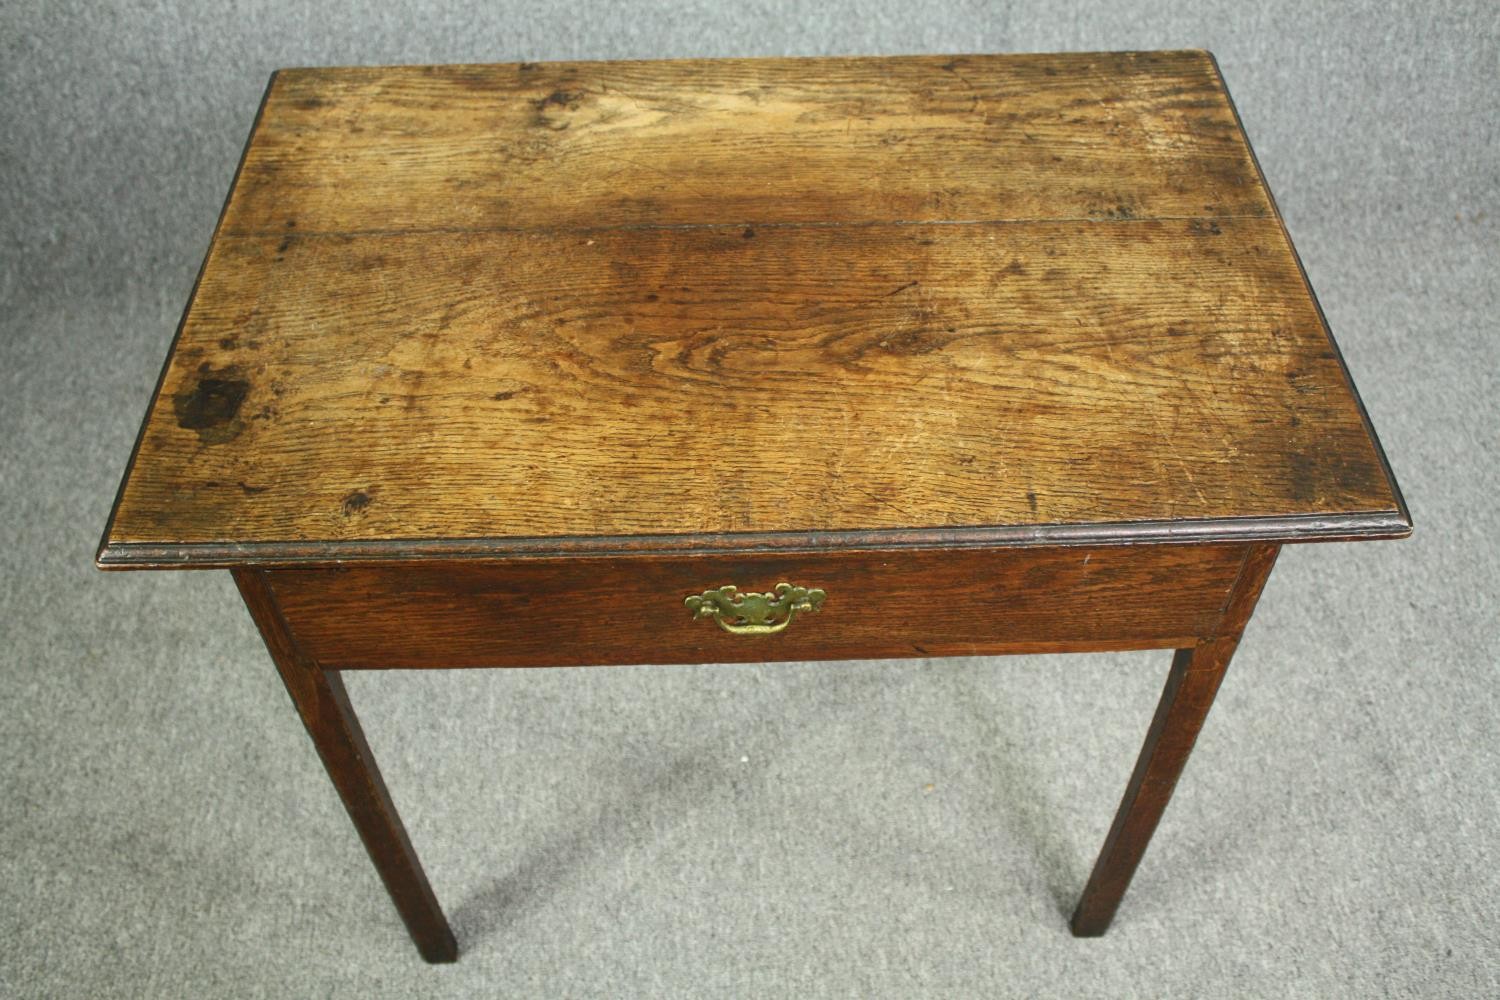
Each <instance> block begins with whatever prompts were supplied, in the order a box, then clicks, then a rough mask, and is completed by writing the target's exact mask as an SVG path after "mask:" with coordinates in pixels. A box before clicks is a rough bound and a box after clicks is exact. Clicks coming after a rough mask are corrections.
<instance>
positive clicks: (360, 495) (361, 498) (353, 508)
mask: <svg viewBox="0 0 1500 1000" xmlns="http://www.w3.org/2000/svg"><path fill="white" fill-rule="evenodd" d="M370 503H371V500H370V494H368V493H366V492H365V491H364V490H355V491H354V492H353V493H350V494H349V495H348V496H346V497H344V503H343V508H344V516H345V517H353V516H354V515H355V514H358V513H360V512H362V511H363V510H364V509H365V508H366V507H368V506H370Z"/></svg>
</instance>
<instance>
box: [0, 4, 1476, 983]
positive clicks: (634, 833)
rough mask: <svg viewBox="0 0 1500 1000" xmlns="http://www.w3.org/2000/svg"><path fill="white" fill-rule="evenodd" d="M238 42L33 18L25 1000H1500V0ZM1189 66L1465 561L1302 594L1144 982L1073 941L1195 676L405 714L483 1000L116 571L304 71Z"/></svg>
mask: <svg viewBox="0 0 1500 1000" xmlns="http://www.w3.org/2000/svg"><path fill="white" fill-rule="evenodd" d="M225 6H226V9H225V10H218V9H216V8H217V7H218V5H210V4H187V3H183V4H180V5H173V4H164V3H151V2H134V3H124V2H113V3H84V2H77V0H74V2H57V0H45V2H43V0H34V2H25V0H22V2H17V0H11V2H9V3H7V4H5V5H3V6H0V88H3V91H0V140H3V141H0V257H3V261H0V263H3V268H0V299H3V302H0V328H3V336H0V377H3V385H0V430H3V433H0V524H3V526H4V528H3V536H0V669H3V675H0V690H3V694H4V702H3V709H0V751H3V752H0V994H3V995H6V996H56V997H83V996H142V997H202V996H228V997H241V996H243V997H259V996H265V997H299V996H330V997H332V996H348V997H378V996H391V997H408V996H458V997H469V996H481V995H483V996H570V997H593V996H682V997H746V996H797V997H823V996H888V997H911V996H1063V997H1087V996H1108V997H1128V996H1141V997H1218V996H1278V997H1280V996H1306V997H1334V996H1352V997H1374V996H1423V997H1478V996H1495V995H1497V993H1500V931H1497V929H1496V923H1495V920H1494V909H1495V905H1496V903H1497V901H1500V884H1497V883H1500V879H1497V875H1496V871H1497V868H1496V863H1495V861H1496V859H1495V853H1496V843H1497V834H1496V830H1497V828H1500V788H1497V782H1496V777H1495V776H1496V774H1497V771H1500V752H1497V751H1500V737H1497V736H1496V733H1495V720H1496V718H1500V686H1497V667H1496V652H1497V643H1496V639H1495V633H1496V626H1497V621H1496V618H1497V616H1496V611H1495V609H1496V607H1497V606H1500V600H1497V580H1500V571H1497V567H1496V564H1495V559H1494V553H1495V539H1496V538H1497V537H1500V518H1497V515H1496V512H1495V510H1496V501H1495V498H1496V496H1497V493H1500V482H1497V478H1500V477H1497V469H1500V463H1497V460H1496V445H1497V425H1500V420H1497V405H1496V402H1495V400H1496V398H1497V390H1500V386H1497V384H1496V383H1497V376H1496V361H1495V354H1496V349H1497V347H1500V343H1497V340H1500V338H1497V336H1496V316H1497V315H1500V294H1497V280H1496V279H1497V259H1500V254H1497V251H1500V240H1497V224H1500V204H1497V194H1500V144H1497V134H1500V129H1497V123H1500V14H1497V11H1500V8H1497V7H1496V6H1495V5H1493V4H1492V3H1484V2H1479V3H1473V4H1433V5H1406V4H1384V3H1382V4H1353V3H1351V4H1339V5H1333V4H1329V5H1327V6H1326V7H1324V6H1321V5H1316V4H1308V3H1307V2H1306V0H1294V2H1274V3H1265V4H1243V3H1233V2H1228V0H1204V2H1200V3H1194V4H1182V5H1180V6H1171V5H1157V4H1149V3H1120V4H1106V3H1098V4H1089V5H1062V4H1056V3H1052V4H1040V3H1039V4H1036V5H1022V4H1008V3H1002V4H993V5H985V4H979V3H952V4H946V5H940V4H933V5H921V4H913V3H911V2H910V0H907V2H888V3H869V4H864V5H858V6H856V5H851V4H844V3H834V2H825V3H821V4H818V5H815V9H807V10H804V9H801V8H800V7H799V6H798V5H795V4H790V3H771V2H762V3H748V2H747V3H739V4H730V3H725V4H719V3H713V2H707V0H705V2H702V3H688V4H673V5H666V4H663V5H659V6H645V5H629V4H607V3H585V2H574V3H570V4H567V5H557V6H544V5H539V4H535V3H532V4H521V3H491V4H485V5H482V6H481V5H475V6H474V7H473V8H472V9H463V8H461V7H460V6H457V5H442V4H438V3H434V2H431V0H416V2H409V3H402V4H370V3H348V2H341V3H334V4H327V5H320V4H298V3H292V2H289V0H260V2H255V3H245V4H239V5H235V6H236V9H235V10H233V11H232V12H231V11H230V10H228V9H227V5H225ZM809 6H810V7H812V6H813V5H809ZM210 8H215V9H210ZM1179 46H1203V47H1208V48H1211V49H1213V50H1215V51H1216V52H1217V54H1218V55H1219V58H1220V60H1221V62H1222V65H1223V68H1224V72H1225V74H1226V76H1227V77H1228V80H1229V82H1230V85H1231V88H1232V89H1233V91H1234V93H1235V96H1236V98H1237V100H1238V102H1239V106H1240V110H1241V112H1242V114H1243V116H1244V119H1245V122H1246V126H1247V128H1248V129H1249V131H1250V133H1251V137H1252V139H1253V140H1254V142H1255V143H1256V146H1257V149H1258V151H1259V153H1260V156H1261V159H1262V162H1263V164H1264V166H1265V169H1266V172H1267V173H1268V174H1269V177H1270V180H1271V183H1272V186H1273V188H1274V190H1275V191H1276V192H1277V194H1278V195H1279V197H1280V201H1281V204H1282V207H1283V209H1284V211H1285V214H1286V216H1287V221H1288V223H1289V225H1290V228H1291V230H1292V234H1293V236H1294V238H1295V239H1296V240H1297V242H1298V244H1299V246H1300V248H1301V250H1302V252H1303V255H1304V257H1305V259H1306V263H1307V266H1308V269H1309V271H1310V273H1311V276H1312V279H1313V283H1314V285H1315V286H1316V287H1317V288H1318V290H1319V292H1320V294H1321V297H1322V301H1323V304H1324V306H1325V307H1326V309H1327V312H1328V316H1329V319H1330V321H1331V323H1332V325H1333V327H1334V329H1335V331H1336V332H1337V334H1338V336H1339V338H1340V341H1341V343H1342V345H1343V348H1344V350H1345V352H1346V354H1347V355H1348V358H1349V362H1350V365H1351V367H1352V369H1353V371H1354V374H1355V377H1356V379H1357V381H1358V383H1359V385H1360V386H1361V388H1362V390H1363V392H1364V396H1365V400H1366V402H1367V403H1368V405H1369V409H1370V411H1371V414H1372V416H1373V419H1374V421H1375V424H1376V426H1377V427H1378V429H1379V430H1380V432H1381V434H1382V436H1383V438H1384V442H1385V445H1386V447H1387V449H1388V451H1389V453H1390V456H1391V460H1392V463H1393V465H1394V467H1395V469H1396V472H1397V474H1398V476H1399V477H1400V480H1401V483H1402V485H1403V487H1404V488H1405V491H1406V494H1407V497H1408V499H1409V501H1410V505H1411V509H1412V511H1413V514H1414V516H1415V519H1416V521H1417V533H1416V535H1415V536H1414V537H1413V538H1412V539H1410V540H1409V541H1406V542H1397V543H1379V544H1364V545H1339V544H1328V545H1319V546H1314V547H1304V548H1297V549H1292V550H1288V551H1287V552H1286V553H1285V554H1284V555H1283V557H1282V560H1281V564H1280V566H1279V568H1278V570H1277V572H1276V573H1275V574H1274V576H1273V577H1272V580H1271V583H1270V585H1269V588H1268V590H1267V593H1266V596H1265V598H1264V601H1263V602H1262V609H1261V612H1260V614H1259V616H1258V618H1257V619H1256V621H1255V622H1254V623H1253V625H1252V627H1251V630H1250V632H1249V633H1248V635H1247V638H1246V641H1245V643H1244V645H1243V647H1242V649H1241V652H1240V655H1239V657H1238V659H1237V661H1236V663H1235V665H1234V668H1233V670H1232V671H1231V674H1230V677H1229V680H1228V682H1227V683H1226V686H1225V688H1224V690H1223V693H1222V695H1221V697H1220V700H1219V704H1218V706H1217V707H1216V709H1215V711H1214V713H1213V715H1212V717H1211V718H1210V720H1209V724H1208V727H1207V729H1206V730H1205V732H1204V735H1203V738H1202V740H1201V743H1200V745H1199V749H1198V751H1197V753H1196V755H1195V757H1194V760H1193V762H1192V764H1191V765H1190V767H1189V768H1188V771H1187V774H1186V777H1185V779H1184V781H1183V783H1182V785H1181V787H1180V790H1179V792H1178V794H1177V797H1176V801H1175V802H1174V803H1173V805H1172V808H1171V809H1170V811H1169V812H1168V815H1167V818H1166V820H1165V821H1164V823H1163V825H1162V828H1161V830H1160V831H1159V833H1158V836H1157V840H1156V842H1155V844H1154V845H1153V846H1152V850H1151V852H1150V853H1149V854H1148V855H1147V859H1146V862H1145V865H1144V866H1143V868H1142V870H1141V872H1140V875H1139V876H1138V878H1137V879H1136V883H1135V885H1134V887H1133V888H1132V890H1131V892H1130V895H1129V896H1128V897H1127V899H1126V902H1125V906H1124V908H1123V909H1122V911H1121V913H1120V917H1119V919H1118V921H1117V922H1116V924H1115V927H1114V929H1113V930H1112V931H1111V932H1110V934H1109V935H1108V936H1107V937H1105V938H1103V939H1100V940H1094V941H1076V940H1074V939H1073V938H1071V937H1070V936H1069V935H1068V933H1067V931H1066V928H1065V913H1066V911H1067V909H1068V907H1069V906H1070V904H1071V902H1072V900H1073V898H1074V895H1075V894H1076V893H1077V891H1078V890H1079V888H1080V887H1081V885H1082V883H1083V880H1084V878H1085V876H1086V874H1087V871H1088V867H1089V865H1090V864H1091V863H1092V860H1093V857H1094V853H1095V851H1096V850H1097V848H1098V846H1099V843H1100V840H1101V838H1102V836H1103V834H1104V831H1105V827H1106V826H1107V824H1108V821H1109V818H1110V814H1111V812H1112V810H1113V808H1114V806H1115V803H1116V801H1117V799H1118V796H1119V793H1120V791H1121V789H1122V787H1123V784H1124V781H1125V778H1126V776H1127V774H1128V771H1129V767H1130V763H1131V761H1132V759H1133V756H1134V754H1135V752H1136V750H1137V748H1138V746H1139V744H1140V740H1141V737H1142V735H1143V733H1144V729H1145V725H1146V721H1147V719H1148V718H1149V714H1150V710H1151V707H1152V705H1153V703H1154V701H1155V698H1156V695H1157V693H1158V692H1159V690H1160V686H1161V683H1162V680H1163V679H1164V676H1165V671H1166V667H1167V660H1168V657H1167V655H1166V654H1131V655H1124V656H1077V657H1024V658H1012V659H971V660H940V661H929V662H915V661H911V662H908V661H892V662H880V663H869V664H858V665H838V666H819V665H811V664H793V665H777V666H766V667H762V666H748V667H714V666H703V667H679V668H647V667H642V668H614V669H600V670H587V669H584V670H574V671H536V672H526V671H515V672H498V671H497V672H475V673H458V672H439V673H431V674H426V675H422V676H418V675H411V674H394V673H393V674H371V675H359V676H355V677H353V678H352V679H351V680H350V683H349V686H350V689H351V694H352V697H353V699H354V701H355V703H356V705H357V707H358V708H359V710H360V711H361V712H362V713H363V716H364V719H365V725H366V729H367V730H368V732H369V735H370V739H371V742H372V744H373V746H374V749H375V752H376V753H377V755H378V756H379V758H380V760H381V763H382V764H383V766H384V768H385V772H386V776H387V778H388V781H389V784H390V786H391V788H392V790H393V793H394V795H395V798H396V800H397V803H398V805H399V806H400V807H401V808H402V810H403V811H404V813H405V815H406V818H407V821H408V824H409V826H410V828H411V833H412V836H413V839H414V841H415V843H416V845H417V847H418V849H419V851H420V852H421V854H422V856H423V858H424V859H425V861H426V864H427V868H428V871H429V873H430V875H431V878H432V882H433V884H434V886H435V888H436V890H437V892H438V894H439V896H440V897H441V898H442V900H443V901H444V902H445V904H446V906H447V907H448V909H449V912H450V914H451V915H452V917H453V921H454V924H455V928H456V931H457V934H458V937H459V939H460V943H461V946H462V948H463V952H464V954H463V957H462V959H461V960H460V961H459V963H458V964H457V965H455V966H452V967H446V968H431V967H428V966H426V965H424V964H422V963H421V962H420V961H419V960H418V959H417V957H416V955H415V952H414V950H413V949H412V948H411V946H410V945H409V944H408V942H407V940H406V937H405V934H404V932H403V930H402V928H401V926H400V924H399V922H398V920H397V918H396V916H395V913H394V911H393V910H392V908H391V906H390V904H389V903H388V902H387V900H386V898H385V896H384V893H383V891H382V889H381V886H380V884H379V882H378V881H377V879H376V877H375V875H374V873H373V872H372V870H371V868H370V866H369V864H368V862H367V861H366V859H365V857H364V854H363V852H362V850H361V848H360V846H359V844H358V841H357V840H356V838H355V836H354V834H353V832H352V830H351V828H350V826H349V823H348V820H347V819H346V818H345V816H344V815H343V813H342V810H341V807H340V806H339V804H338V802H337V800H336V798H335V795H334V793H333V791H332V789H331V787H330V786H329V784H328V782H327V781H326V779H325V778H324V776H323V774H322V771H321V769H320V767H319V765H318V763H317V761H316V759H315V757H314V755H313V752H312V749H311V747H310V745H309V744H308V741H307V738H306V736H305V734H304V733H303V732H302V730H301V727H300V725H299V723H298V722H297V720H296V718H295V717H294V715H293V713H292V711H291V707H290V704H289V702H288V700H287V697H286V694H285V693H284V691H283V690H282V689H281V687H280V685H279V682H278V680H277V679H276V677H275V675H274V672H273V670H272V668H271V666H270V664H269V662H268V661H267V659H266V656H265V653H264V650H263V649H262V647H261V646H260V643H259V640H258V638H257V636H256V635H255V633H254V631H253V630H252V627H251V625H250V623H249V620H248V618H247V616H246V614H245V612H244V610H243V609H242V608H241V607H240V606H239V605H238V603H237V598H236V596H235V594H234V592H233V588H232V587H231V585H230V582H229V580H228V578H227V576H226V575H224V574H114V575H105V574H101V573H99V572H97V571H96V570H94V569H93V568H91V565H90V557H91V555H92V550H93V546H94V543H95V541H96V538H97V535H98V532H99V530H100V528H101V527H102V525H103V522H104V519H105V516H106V513H107V511H108V508H109V504H110V502H111V500H112V498H113V495H114V490H115V486H116V484H117V482H118V477H119V475H120V472H121V469H122V466H123V463H124V459H125V456H126V454H127V451H128V449H129V447H130V444H131V441H132V440H133V437H134V433H135V428H136V425H137V421H138V419H139V417H140V415H141V411H142V409H143V407H144V406H145V403H146V401H147V399H148V397H149V394H150V390H151V386H152V383H153V380H154V378H155V373H156V369H157V366H158V365H159V363H160V359H161V356H162V354H163V352H164V351H165V349H166V346H167V343H168V341H169V339H170V337H171V333H172V329H173V327H174V325H175V323H176V319H177V315H178V311H179V309H180V307H181V305H182V302H183V300H184V297H185V296H186V294H187V291H188V288H189V286H190V284H191V282H192V279H193V275H194V273H195V271H196V269H197V265H198V262H199V259H200V256H201V254H202V252H203V249H204V247H205V244H206V242H207V238H208V234H209V232H210V230H211V228H212V225H213V221H214V218H215V215H216V213H217V210H218V206H219V202H220V199H221V197H222V194H223V189H224V186H225V185H226V184H227V182H228V180H229V177H230V174H231V172H232V171H233V168H234V163H235V159H236V156H237V154H238V152H239V148H240V144H241V142H242V141H243V139H244V135H245V132H246V130H247V128H248V126H249V122H250V117H251V115H252V113H253V110H254V108H255V104H256V99H257V98H258V96H259V94H260V91H261V88H262V86H263V85H264V82H265V78H266V76H267V74H268V73H269V72H270V71H271V70H272V69H273V68H275V67H278V66H285V65H299V64H301V65H307V64H324V63H381V62H425V61H502V60H517V59H561V58H577V57H601V58H607V57H647V56H713V55H731V54H734V55H750V54H780V53H791V54H812V53H894V52H963V51H1046V50H1063V49H1108V48H1165V47H1179Z"/></svg>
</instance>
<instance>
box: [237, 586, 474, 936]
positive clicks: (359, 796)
mask: <svg viewBox="0 0 1500 1000" xmlns="http://www.w3.org/2000/svg"><path fill="white" fill-rule="evenodd" d="M234 580H235V583H236V584H237V585H238V586H239V588H240V594H241V595H242V596H243V597H244V599H245V604H246V606H247V607H249V609H250V614H251V616H252V617H253V618H254V619H255V624H256V625H257V626H258V627H259V628H260V632H261V635H262V637H264V639H265V641H266V648H267V649H269V650H270V652H271V658H272V659H273V660H275V662H276V668H277V669H278V670H279V671H280V672H281V679H282V680H283V681H284V682H285V683H286V689H287V692H288V693H289V694H290V695H291V696H292V702H293V704H295V705H296V706H297V712H298V714H299V715H301V716H302V722H303V723H304V724H305V725H306V726H307V732H308V735H310V736H311V737H312V741H313V745H314V746H315V747H317V750H318V756H319V757H321V758H322V760H323V766H324V767H325V768H326V769H327V771H328V776H329V777H330V778H332V779H333V784H334V786H335V787H336V788H337V789H338V792H339V797H340V798H341V799H342V800H343V802H344V808H345V809H347V810H348V812H349V818H350V819H352V820H353V821H354V826H355V829H357V830H358V831H359V836H360V839H361V840H363V841H364V845H365V849H366V850H367V851H368V852H369V854H370V860H371V861H373V862H374V864H375V870H376V871H378V872H379V873H380V877H381V880H382V881H384V882H385V887H386V890H387V891H388V892H389V893H390V896H391V901H392V902H394V903H395V904H396V910H397V912H399V913H400V914H401V919H402V920H404V921H405V922H406V929H407V930H408V931H409V932H410V933H411V937H412V941H413V942H414V943H415V944H416V946H417V950H418V951H419V952H420V953H421V955H422V957H423V958H424V959H426V960H427V961H429V962H452V961H454V960H456V959H457V958H458V943H457V942H456V941H455V940H454V937H453V931H452V930H451V929H450V928H449V927H448V920H447V918H446V917H444V916H443V911H442V908H441V907H440V906H439V905H438V901H437V896H436V895H434V894H433V891H432V887H431V886H430V885H429V884H428V882H427V875H426V874H425V873H424V872H423V871H422V864H421V862H420V861H419V860H418V859H417V853H416V851H415V850H413V849H412V846H411V840H410V839H409V838H408V837H407V835H406V828H405V827H404V826H403V825H402V823H401V817H400V816H398V815H397V813H396V807H395V805H394V804H393V803H392V802H391V796H390V793H389V792H388V791H387V790H386V787H385V781H384V780H383V779H382V778H381V776H380V771H379V769H378V768H377V767H376V766H375V757H374V755H372V754H371V753H370V747H369V744H367V743H366V742H365V735H364V731H363V730H362V729H361V728H360V725H359V719H358V717H356V716H355V714H354V709H353V708H352V707H351V706H350V704H349V695H348V693H347V692H346V691H345V690H344V682H343V679H342V678H341V677H340V676H339V674H338V672H337V671H333V670H324V669H323V668H321V667H320V666H318V665H317V664H316V663H314V662H312V661H311V660H310V659H308V658H307V657H306V656H304V655H303V654H302V653H301V651H300V650H299V649H298V648H297V646H296V643H295V642H294V641H293V639H292V636H291V633H290V632H289V630H288V629H287V627H286V622H285V621H284V620H283V618H282V616H281V612H280V610H279V609H278V608H277V606H276V600H275V596H274V595H273V594H272V593H271V590H270V588H269V587H268V586H267V584H266V581H265V577H264V575H263V574H262V573H261V572H260V571H258V570H251V569H237V570H235V571H234Z"/></svg>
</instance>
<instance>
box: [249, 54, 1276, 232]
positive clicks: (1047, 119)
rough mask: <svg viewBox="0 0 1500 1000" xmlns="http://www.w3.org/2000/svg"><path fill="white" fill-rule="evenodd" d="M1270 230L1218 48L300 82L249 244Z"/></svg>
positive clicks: (257, 145) (383, 75)
mask: <svg viewBox="0 0 1500 1000" xmlns="http://www.w3.org/2000/svg"><path fill="white" fill-rule="evenodd" d="M1269 214H1270V209H1269V204H1268V202H1267V199H1266V195H1265V192H1264V191H1263V190H1262V188H1261V186H1260V185H1259V184H1258V182H1257V179H1256V174H1255V168H1254V165H1253V164H1252V163H1251V161H1250V159H1249V156H1248V154H1247V151H1246V148H1245V145H1244V143H1243V141H1242V140H1241V138H1240V135H1239V129H1238V127H1237V125H1236V123H1235V120H1234V116H1233V113H1232V111H1231V110H1230V109H1229V107H1228V105H1227V103H1226V102H1225V100H1224V97H1223V93H1222V90H1221V88H1220V86H1219V83H1218V80H1217V77H1216V76H1215V73H1214V69H1213V65H1212V62H1211V60H1210V59H1209V57H1208V56H1207V54H1206V53H1203V52H1133V53H1084V54H1070V55H1051V56H1019V57H1018V56H918V57H896V58H886V59H847V58H831V59H830V58H820V59H731V60H718V61H711V62H710V61H700V60H684V61H678V62H594V63H588V62H583V63H543V64H535V63H532V64H526V63H523V64H519V65H517V64H511V65H499V66H414V67H396V68H378V69H376V68H368V69H359V68H354V69H299V70H283V71H282V72H281V73H279V74H278V75H277V78H276V81H275V85H274V86H273V88H272V90H271V95H270V99H269V102H268V105H267V109H266V116H265V120H264V123H263V125H262V127H261V129H260V130H259V132H258V134H257V135H256V137H255V140H254V142H253V143H252V144H251V147H250V151H249V155H248V157H247V159H246V161H245V170H244V175H243V177H242V179H241V183H240V190H239V192H238V193H237V197H236V198H235V202H234V205H233V206H232V209H231V211H230V213H229V215H228V217H227V219H226V222H225V225H226V231H228V232H230V233H267V232H274V233H276V234H278V235H279V234H281V233H282V232H284V231H287V230H288V229H293V228H294V229H296V230H297V231H298V232H340V233H348V232H370V231H409V230H412V229H452V228H459V229H466V230H467V229H476V228H477V229H494V228H505V229H515V228H523V229H547V230H552V229H556V228H559V227H562V228H597V227H605V226H639V225H646V226H655V225H701V224H705V223H710V224H712V223H731V224H732V223H760V224H770V223H775V222H802V223H817V224H836V223H861V222H889V221H950V220H956V219H1026V218H1042V219H1056V218H1084V219H1089V218H1101V219H1113V218H1131V217H1161V216H1181V217H1188V216H1191V217H1198V216H1205V215H1208V216H1233V215H1255V216H1266V215H1269Z"/></svg>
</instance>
